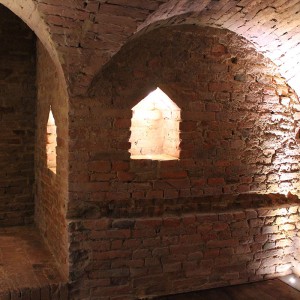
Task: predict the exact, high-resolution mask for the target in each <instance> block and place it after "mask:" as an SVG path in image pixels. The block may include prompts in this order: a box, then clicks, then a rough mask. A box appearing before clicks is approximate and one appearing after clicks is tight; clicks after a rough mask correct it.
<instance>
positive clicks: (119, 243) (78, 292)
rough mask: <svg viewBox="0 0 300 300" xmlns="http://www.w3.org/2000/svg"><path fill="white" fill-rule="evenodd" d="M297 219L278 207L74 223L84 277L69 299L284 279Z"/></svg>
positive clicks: (293, 208)
mask: <svg viewBox="0 0 300 300" xmlns="http://www.w3.org/2000/svg"><path fill="white" fill-rule="evenodd" d="M277 200H280V199H277ZM281 200H283V199H281ZM298 215H299V205H289V206H286V205H281V206H280V205H278V203H277V205H276V208H274V207H264V208H258V209H251V208H249V209H245V210H236V211H234V210H233V211H226V212H222V213H199V214H183V215H182V216H180V217H178V216H165V217H157V218H130V219H112V218H103V219H101V220H86V221H82V222H74V223H73V224H72V226H71V227H72V228H73V229H74V230H75V232H74V234H73V236H72V240H71V243H72V244H73V245H77V247H78V248H77V250H78V253H81V256H80V259H78V261H77V270H76V272H75V271H74V274H72V275H73V279H74V278H77V277H78V276H79V277H80V276H81V277H80V281H79V283H77V284H76V283H75V284H73V288H72V293H71V296H72V299H92V298H91V297H94V298H95V299H140V298H144V297H150V298H151V297H152V296H157V295H167V294H172V293H180V292H186V291H193V290H200V289H207V288H213V287H219V286H224V285H233V284H240V283H245V282H249V281H250V282H251V281H258V280H264V279H268V278H274V277H278V276H282V275H286V274H288V273H290V272H291V270H292V268H293V266H294V262H295V260H294V253H295V252H297V249H299V247H296V241H297V233H296V231H297V229H296V228H299V220H298ZM83 240H85V242H84V243H83ZM79 245H80V246H79ZM74 247H76V246H74ZM78 257H79V256H78ZM83 258H85V264H83V263H82V259H83Z"/></svg>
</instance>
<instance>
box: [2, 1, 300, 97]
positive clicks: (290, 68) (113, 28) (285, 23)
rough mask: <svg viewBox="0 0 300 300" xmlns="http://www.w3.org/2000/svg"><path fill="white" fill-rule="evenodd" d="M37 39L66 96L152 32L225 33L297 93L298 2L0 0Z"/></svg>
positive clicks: (85, 85) (299, 68)
mask: <svg viewBox="0 0 300 300" xmlns="http://www.w3.org/2000/svg"><path fill="white" fill-rule="evenodd" d="M0 3H2V4H3V5H5V6H7V7H8V8H9V9H11V10H12V11H13V12H14V13H15V14H17V15H18V16H19V17H21V18H22V19H23V20H24V21H25V22H26V23H27V24H28V25H29V26H30V27H31V28H32V29H33V30H34V31H35V33H36V34H37V36H38V37H39V39H40V40H41V41H42V43H43V44H44V46H45V47H46V48H47V50H48V51H49V53H50V55H51V56H52V58H53V60H54V62H55V63H56V65H57V66H58V67H60V65H61V66H62V69H61V71H62V72H63V73H64V76H65V78H66V82H67V85H68V87H69V90H70V91H71V94H72V95H82V94H85V93H86V91H87V89H88V87H89V85H90V83H91V81H92V80H93V78H94V77H95V75H96V74H97V73H98V72H99V71H100V70H101V68H102V66H103V65H105V64H106V63H107V62H108V61H109V60H110V58H111V57H112V56H113V55H114V54H115V53H117V52H118V51H119V49H120V48H121V47H122V46H123V45H124V44H126V43H127V42H128V41H129V40H130V39H132V38H133V37H135V36H136V37H138V36H139V35H140V34H143V33H144V32H146V31H149V30H152V29H153V28H156V27H160V26H172V25H175V24H182V23H188V24H197V25H200V26H213V27H219V28H226V29H229V30H231V31H233V32H235V33H237V34H238V35H241V36H243V37H244V38H246V39H247V40H249V41H250V42H252V43H253V45H254V47H255V48H256V49H257V50H258V51H259V52H261V53H263V54H264V55H265V56H266V57H268V58H270V59H271V60H272V61H273V62H274V63H275V64H276V65H277V66H278V68H279V71H280V72H281V74H282V75H283V76H284V77H285V78H286V79H287V81H288V83H289V84H290V86H291V87H292V88H293V89H294V90H295V91H296V92H297V93H298V95H299V93H300V84H299V83H300V18H299V15H298V14H299V12H300V1H299V0H202V1H199V0H169V1H168V0H130V1H129V0H0Z"/></svg>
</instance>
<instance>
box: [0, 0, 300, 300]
mask: <svg viewBox="0 0 300 300" xmlns="http://www.w3.org/2000/svg"><path fill="white" fill-rule="evenodd" d="M0 3H2V4H4V5H5V6H7V7H8V8H10V9H11V10H12V11H13V12H14V13H15V14H17V15H18V16H20V17H21V18H22V19H23V20H24V21H25V22H26V23H27V24H28V25H29V27H31V28H32V29H33V30H34V32H35V33H36V34H37V36H38V38H39V39H40V41H41V42H42V44H43V46H41V44H40V43H38V76H37V79H38V80H37V83H38V97H37V98H38V101H37V113H36V121H37V122H36V124H37V126H36V128H37V130H36V149H35V150H36V160H35V166H36V167H35V176H36V185H35V192H36V193H35V196H36V210H35V211H36V218H35V219H36V224H37V225H38V227H39V229H40V231H41V232H42V234H43V236H44V237H45V239H46V240H47V242H48V245H49V246H50V248H51V250H52V252H53V253H54V255H55V257H56V260H57V261H58V262H59V264H60V265H61V269H62V271H63V272H64V273H65V275H66V276H68V260H69V259H70V263H71V269H70V274H69V275H70V280H71V298H72V299H81V300H82V299H123V300H124V299H136V297H144V296H151V295H161V294H166V293H170V292H174V291H175V292H183V291H188V290H194V289H202V288H208V287H214V286H220V285H224V284H226V285H228V284H235V283H241V282H248V281H255V280H260V279H266V278H269V277H273V276H279V275H281V274H284V273H286V272H290V270H291V267H293V266H297V261H299V256H298V255H297V252H296V251H295V249H297V248H298V247H299V238H297V237H296V235H297V231H298V229H299V228H300V226H299V224H298V223H299V222H298V215H299V211H298V205H293V203H294V202H295V203H298V198H297V197H293V196H292V195H291V194H289V196H288V197H285V196H284V195H283V194H286V193H287V192H288V191H290V192H292V193H293V194H297V195H299V176H298V173H299V144H298V142H299V121H300V116H299V115H300V112H299V110H300V106H299V104H298V98H297V96H296V94H295V93H294V91H293V90H292V88H294V89H295V91H296V92H298V91H299V89H298V82H299V78H298V74H299V64H298V59H299V58H298V57H299V55H298V54H299V50H298V48H299V46H298V44H299V34H298V31H299V20H298V19H299V18H297V14H298V11H299V9H300V7H299V3H300V2H299V1H296V0H295V1H282V0H276V1H256V0H241V1H234V0H220V1H209V0H207V1H194V0H193V1H186V0H178V1H166V0H142V1H135V0H134V1H125V0H105V1H98V0H90V1H73V0H66V1H61V0H0ZM1 9H2V8H1ZM14 20H15V17H12V18H10V19H9V24H10V25H11V24H12V23H13V22H14ZM0 22H2V23H4V25H5V26H4V25H3V26H2V27H3V28H5V30H8V29H7V28H9V30H10V31H11V32H13V33H9V37H11V36H14V37H15V38H16V40H13V39H9V40H10V42H9V43H3V47H2V48H1V50H0V51H7V49H12V48H13V47H15V46H16V44H18V45H19V46H20V45H23V44H22V43H23V42H24V41H25V40H26V47H22V51H23V52H22V51H21V52H19V51H18V52H15V53H14V59H15V58H17V57H19V56H22V55H23V56H26V55H24V54H25V52H26V51H25V50H24V49H29V48H27V47H30V46H29V38H30V37H32V33H30V31H28V32H26V34H24V33H25V32H23V31H22V30H23V29H22V28H23V27H24V25H21V27H18V28H15V27H14V26H7V24H8V21H7V19H5V18H1V21H0ZM185 23H186V24H195V25H193V26H190V27H189V26H186V27H185V26H173V25H177V24H185ZM196 25H197V26H196ZM22 26H23V27H22ZM158 27H162V28H161V29H159V30H154V28H158ZM208 27H219V29H213V28H208ZM15 29H17V31H16V32H15V31H14V30H15ZM5 30H3V31H2V30H1V33H0V34H1V35H5ZM152 30H153V31H152ZM20 32H21V33H22V34H21V35H20ZM27 33H28V34H27ZM136 33H137V34H136ZM20 36H22V39H20V40H19V38H20ZM133 36H135V39H130V38H132V37H133ZM12 41H13V42H12ZM27 42H28V44H27ZM250 42H251V43H252V44H251V43H250ZM123 45H125V46H124V47H123V48H122V46H123ZM23 46H24V45H23ZM7 47H8V48H7ZM44 47H45V49H46V50H45V49H44ZM119 50H120V52H119V53H118V51H119ZM47 51H48V54H47V53H46V52H47ZM22 53H23V54H22ZM29 53H30V55H29V56H30V57H33V55H32V54H33V53H34V50H32V49H31V50H30V52H27V54H29ZM116 53H118V54H117V55H115V54H116ZM263 55H264V56H263ZM11 57H12V56H10V58H11ZM50 58H51V59H52V60H51V59H50ZM111 58H112V59H111ZM1 59H2V58H1ZM14 59H13V60H10V59H8V57H5V58H4V60H5V64H6V66H8V65H9V62H10V61H13V62H14V63H16V65H17V68H18V71H20V70H23V71H22V72H23V73H26V75H27V76H26V78H25V76H24V74H23V73H22V72H18V76H19V77H18V78H17V77H16V75H15V74H16V73H9V72H8V71H10V70H14V71H13V72H15V70H16V69H13V68H12V67H11V66H9V67H8V68H6V67H5V68H3V65H2V63H1V64H0V83H1V88H3V90H4V91H7V93H11V95H10V96H12V97H11V98H10V99H12V98H13V99H17V97H16V95H17V94H18V95H22V101H23V100H25V98H26V101H27V98H29V97H30V95H31V93H34V84H33V82H34V79H33V76H32V74H33V73H34V71H33V68H32V69H30V70H29V69H28V70H27V72H26V70H25V65H26V62H25V60H23V59H22V62H21V61H20V59H19V60H18V61H17V60H14ZM31 66H34V61H33V60H32V64H31ZM103 66H104V67H103ZM14 67H15V66H14ZM21 73H22V74H23V75H22V74H21ZM12 74H14V75H13V77H10V76H12ZM22 76H23V77H22ZM64 78H66V80H65V79H64ZM10 79H11V80H12V81H14V83H16V82H19V83H20V82H22V84H19V86H14V87H13V88H12V86H10V89H9V90H8V89H7V87H8V85H7V82H8V81H9V80H10ZM7 80H8V81H7ZM2 83H3V84H2ZM91 83H92V84H91ZM288 84H289V85H288ZM157 86H159V87H160V88H161V89H162V90H163V91H164V92H166V93H167V95H168V96H170V97H171V98H172V100H173V101H174V102H175V103H176V104H177V105H178V106H179V107H180V108H181V110H182V111H181V123H180V125H179V130H180V139H181V143H180V155H179V158H180V159H179V160H178V161H177V160H174V161H162V162H160V161H151V160H130V158H129V152H128V150H129V149H130V146H131V145H130V142H129V137H130V122H129V120H130V119H131V116H132V112H131V108H132V107H133V106H134V105H135V104H137V103H138V102H139V101H140V100H141V99H142V98H144V97H145V96H146V95H147V94H148V93H149V92H150V91H152V90H153V89H155V88H156V87H157ZM291 87H292V88H291ZM67 88H68V89H67ZM6 89H7V90H6ZM88 90H89V93H87V91H88ZM67 91H68V95H67ZM4 95H6V94H5V93H4ZM25 95H26V96H25ZM32 95H33V94H32ZM68 96H70V100H69V103H68V100H67V98H68ZM3 99H4V98H3ZM32 100H33V98H32ZM0 101H1V100H0ZM3 101H4V100H3ZM20 103H21V102H20ZM20 103H18V104H20ZM68 104H69V106H68ZM0 105H1V106H2V109H1V110H0V122H4V121H5V122H6V123H5V124H4V126H3V128H6V129H5V130H2V133H1V137H2V139H1V141H2V142H1V143H3V145H4V146H3V148H1V147H0V157H1V156H4V158H5V164H7V163H8V160H7V159H6V158H7V157H8V156H9V155H10V154H15V152H16V149H15V148H13V149H12V148H11V146H12V145H15V143H17V144H18V143H19V144H22V146H24V145H25V144H26V143H27V142H29V140H30V139H31V140H30V143H29V144H26V145H31V146H28V148H26V147H25V148H22V149H18V150H17V151H18V155H19V156H18V158H21V156H22V155H23V156H24V157H22V158H24V159H25V156H26V159H27V158H28V161H29V160H30V164H31V165H30V171H29V172H31V175H30V176H29V177H26V176H25V177H26V180H25V181H26V185H27V186H30V185H28V183H30V184H31V186H32V182H33V170H34V169H33V160H32V157H33V155H32V154H33V146H34V142H33V134H31V135H28V136H27V138H28V139H27V138H26V142H25V139H23V140H22V138H24V135H21V132H22V131H24V128H27V127H26V126H25V125H24V124H23V125H22V129H20V128H17V129H16V130H15V131H14V135H18V137H17V138H16V137H15V136H14V137H12V136H8V135H7V134H8V132H9V131H10V129H11V128H13V127H12V124H8V123H7V122H8V121H9V122H10V121H11V120H12V119H10V117H12V116H13V115H14V116H16V115H17V113H16V112H17V110H19V109H20V111H21V110H22V112H25V111H26V113H27V115H26V116H24V115H23V116H22V118H18V120H15V124H17V123H18V122H20V119H22V120H26V119H27V118H28V119H30V120H31V121H32V122H33V120H34V116H35V111H34V109H33V107H35V104H34V102H32V103H31V105H30V109H28V108H25V106H24V105H16V106H12V105H11V103H10V105H11V106H9V105H8V104H7V103H6V102H5V101H4V102H3V103H1V102H0ZM50 105H51V106H52V107H53V112H54V116H55V120H56V125H57V130H58V132H57V135H58V139H57V173H56V175H55V174H53V173H51V170H49V169H48V168H47V164H46V153H45V149H46V145H45V144H46V123H47V118H48V113H49V107H50ZM30 114H31V115H30ZM68 118H70V127H68ZM15 124H14V125H15ZM32 124H33V123H32ZM33 129H34V126H31V127H30V129H28V128H27V129H26V130H27V131H26V134H28V133H29V131H30V130H33ZM26 134H25V136H26ZM1 145H2V144H0V146H1ZM68 147H69V148H68ZM1 149H4V150H5V151H4V152H3V153H5V154H4V155H2V154H1V153H2V152H1V151H2V150H1ZM27 151H29V152H27ZM29 157H31V159H29ZM23 161H24V160H23ZM14 166H16V162H15V161H14ZM20 169H21V170H24V166H19V167H18V171H19V170H20ZM2 170H3V168H2ZM0 172H1V171H0ZM2 172H4V173H3V174H2V175H3V176H2V178H1V182H0V200H1V204H0V208H1V209H0V210H2V211H5V213H4V214H2V215H1V216H0V222H1V224H2V225H9V224H11V225H12V224H16V223H17V224H19V222H23V223H24V221H25V222H30V221H31V220H32V217H29V218H27V216H28V215H29V216H32V212H33V201H32V200H31V202H30V205H29V206H26V218H25V217H24V215H20V214H19V212H17V213H16V208H17V210H18V211H21V210H20V209H21V203H20V202H16V201H15V199H13V201H11V199H12V198H11V196H12V194H7V191H9V193H10V192H13V195H14V197H16V195H17V193H18V192H20V191H21V188H22V186H23V184H24V182H25V181H24V180H21V181H18V182H17V178H18V177H17V176H15V175H14V176H12V177H11V178H10V180H9V182H10V186H9V187H7V186H5V190H3V189H2V190H3V191H2V192H1V184H2V186H3V184H6V183H7V180H6V177H7V176H8V175H12V174H8V173H5V172H6V171H2ZM28 174H29V173H28ZM23 175H24V174H22V176H23ZM69 175H70V176H69ZM68 176H69V177H68ZM25 177H24V178H25ZM24 178H23V179H24ZM11 185H15V186H16V188H12V186H11ZM27 192H28V191H26V190H22V191H21V192H20V193H21V194H22V195H21V197H22V198H24V197H25V195H26V193H27ZM7 196H9V197H10V201H8V200H7V199H8V198H5V197H7ZM2 199H4V200H3V201H2ZM18 199H20V198H19V197H18ZM26 201H27V200H26ZM68 201H69V202H68ZM16 203H17V206H15V204H16ZM28 203H29V202H28ZM280 204H284V205H285V206H283V207H281V206H280ZM10 208H13V209H14V213H11V212H10V213H9V214H8V213H7V212H8V211H9V209H10ZM23 208H24V207H23ZM27 208H28V210H27ZM2 211H1V212H0V214H1V213H2ZM67 219H68V221H67ZM17 220H18V221H17ZM67 224H69V226H68V228H67ZM67 230H69V237H68V236H67ZM68 239H69V243H68ZM68 252H69V253H68ZM65 292H66V288H65V289H64V292H63V295H64V296H63V297H66V296H65ZM22 293H24V294H23V297H25V298H28V297H31V298H33V299H39V298H43V297H46V298H47V297H50V294H51V293H52V294H53V295H52V297H53V298H57V297H58V295H59V289H57V287H53V288H51V289H49V290H47V289H46V290H39V289H37V290H32V291H31V292H30V293H29V291H22ZM29 294H30V295H29ZM3 297H6V298H11V299H12V298H17V297H20V293H19V294H18V293H15V292H14V291H12V292H11V293H10V294H7V295H4V296H3Z"/></svg>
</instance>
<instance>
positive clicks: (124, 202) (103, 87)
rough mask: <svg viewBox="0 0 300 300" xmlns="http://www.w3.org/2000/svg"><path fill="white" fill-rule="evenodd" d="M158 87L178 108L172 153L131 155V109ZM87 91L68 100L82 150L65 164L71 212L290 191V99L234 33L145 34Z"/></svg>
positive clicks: (293, 109)
mask: <svg viewBox="0 0 300 300" xmlns="http://www.w3.org/2000/svg"><path fill="white" fill-rule="evenodd" d="M154 40H155V43H154ZM158 45H159V46H158ZM157 86H158V87H159V88H161V89H162V90H163V91H164V92H165V93H166V94H167V95H168V96H169V97H170V98H171V99H172V100H173V101H174V102H175V103H176V104H177V105H178V106H179V107H180V109H181V123H180V125H179V126H180V131H181V132H180V139H181V143H180V155H179V158H180V159H179V160H178V161H177V160H175V161H151V160H130V159H129V152H128V150H129V149H130V143H129V137H130V125H131V117H132V111H131V108H132V107H133V106H134V105H136V104H137V103H138V102H139V101H140V100H141V99H143V98H144V97H145V95H147V93H149V92H150V91H151V90H153V89H155V88H156V87H157ZM92 92H93V91H92ZM94 94H95V95H96V96H95V98H90V99H85V100H80V99H76V100H74V103H73V104H72V105H73V106H74V117H73V118H74V122H73V124H72V129H71V139H72V141H73V142H74V143H73V147H74V149H76V151H77V153H80V156H79V159H77V160H76V161H75V160H74V161H72V162H71V168H72V170H74V173H72V176H71V178H70V181H71V184H70V191H71V194H70V196H71V199H70V200H71V201H70V202H71V204H70V209H71V211H70V215H71V216H88V217H98V216H101V215H103V214H112V215H119V214H120V215H122V214H123V215H124V214H126V212H127V211H128V210H129V209H131V208H132V209H133V210H135V211H136V213H137V214H139V213H140V212H141V213H142V214H143V213H145V211H147V209H148V210H149V213H150V214H151V213H153V210H152V203H153V201H154V199H155V200H157V199H161V200H162V203H163V201H164V200H166V199H173V201H175V202H176V201H177V200H176V199H181V198H182V199H185V198H191V197H192V198H195V197H202V196H213V195H219V194H236V193H246V192H251V193H286V192H288V191H291V192H292V193H298V186H299V185H298V184H297V183H298V182H299V176H298V171H299V167H298V159H299V145H298V143H297V141H296V131H297V129H298V126H299V120H298V115H299V113H298V110H299V109H300V107H299V104H298V99H297V97H296V95H295V94H294V93H293V91H292V90H291V89H290V88H289V87H288V86H287V85H286V83H285V81H284V79H283V78H281V77H280V76H279V75H278V73H276V67H275V66H274V65H273V64H272V63H271V62H270V61H269V60H267V59H264V58H263V56H262V55H260V54H258V53H257V52H255V51H254V49H253V48H252V47H251V45H249V43H247V42H246V41H245V40H243V39H241V38H239V37H237V36H236V35H234V34H233V33H230V32H228V31H221V30H217V29H212V28H210V29H209V28H200V29H197V27H193V26H191V27H189V26H187V27H184V26H183V27H174V28H172V29H171V28H168V29H161V30H159V31H155V32H152V33H151V34H148V35H147V36H145V37H143V38H141V39H140V40H137V41H136V42H133V43H132V44H131V45H130V46H128V47H126V48H124V49H123V51H122V52H121V53H120V54H119V55H117V56H116V57H115V59H113V61H112V63H111V64H110V65H108V66H107V67H106V69H105V70H104V72H103V75H102V77H100V78H98V81H96V83H95V90H94ZM75 120H76V122H75ZM74 137H75V138H74ZM86 160H88V163H86ZM77 200H78V201H77ZM179 201H181V200H179ZM158 207H159V206H157V208H156V209H159V208H158ZM150 210H151V211H150ZM154 211H156V210H155V209H154Z"/></svg>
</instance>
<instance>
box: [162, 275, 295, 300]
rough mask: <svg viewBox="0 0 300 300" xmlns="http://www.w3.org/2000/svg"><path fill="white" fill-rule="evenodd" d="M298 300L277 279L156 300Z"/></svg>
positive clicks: (290, 290) (292, 291)
mask: <svg viewBox="0 0 300 300" xmlns="http://www.w3.org/2000/svg"><path fill="white" fill-rule="evenodd" d="M262 299H263V300H299V299H300V292H299V291H297V290H295V289H294V288H292V287H290V286H289V285H287V284H286V283H284V282H282V281H281V280H279V279H272V280H267V281H261V282H255V283H250V284H242V285H236V286H229V287H224V288H218V289H212V290H206V291H199V292H192V293H186V294H180V295H174V296H166V297H160V298H156V300H262Z"/></svg>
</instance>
